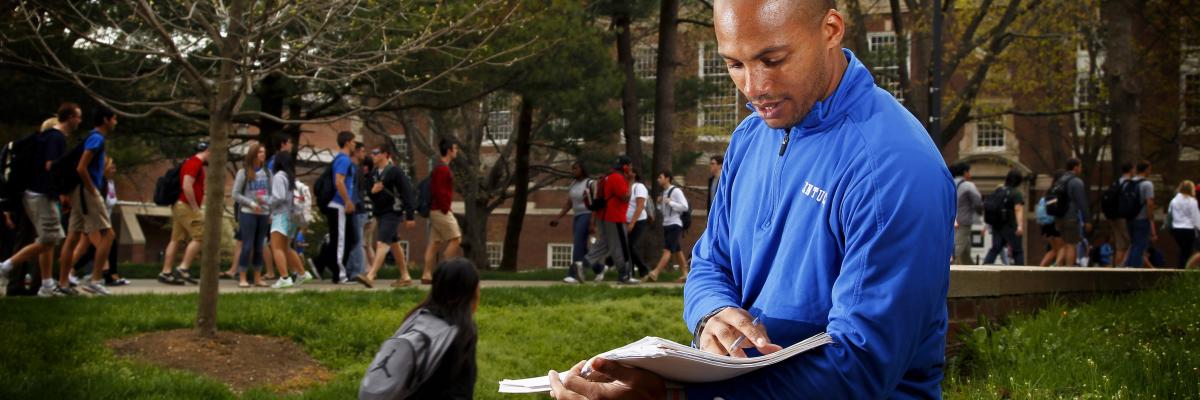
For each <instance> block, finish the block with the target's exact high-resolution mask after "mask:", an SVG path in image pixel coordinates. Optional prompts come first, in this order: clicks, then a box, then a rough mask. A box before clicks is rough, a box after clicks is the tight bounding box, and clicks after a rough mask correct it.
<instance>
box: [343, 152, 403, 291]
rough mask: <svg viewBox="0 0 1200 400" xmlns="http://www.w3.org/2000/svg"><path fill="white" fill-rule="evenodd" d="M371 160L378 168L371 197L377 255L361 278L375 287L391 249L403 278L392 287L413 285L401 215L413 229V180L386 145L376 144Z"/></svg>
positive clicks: (373, 173)
mask: <svg viewBox="0 0 1200 400" xmlns="http://www.w3.org/2000/svg"><path fill="white" fill-rule="evenodd" d="M371 157H372V158H373V160H372V164H373V165H374V166H375V170H374V171H372V173H371V175H372V176H373V177H374V179H373V182H374V183H373V184H372V185H371V201H372V203H374V207H375V210H374V212H375V221H376V224H377V225H378V226H377V228H376V230H377V232H375V235H374V236H375V244H374V245H375V258H374V259H373V262H372V263H371V269H370V270H369V271H367V273H365V274H363V275H359V276H358V282H359V283H362V284H363V286H366V287H369V288H373V287H375V275H376V274H377V273H379V269H380V268H382V267H383V262H384V261H385V259H387V254H388V250H391V252H392V258H393V259H395V260H396V268H397V269H399V270H400V278H399V279H397V280H396V282H395V283H393V284H392V287H408V286H412V278H410V277H409V275H408V263H407V262H406V260H408V257H406V256H405V254H404V248H402V247H400V219H401V218H403V219H404V227H405V228H408V229H412V228H414V227H416V226H417V222H416V213H415V212H414V210H415V208H416V207H414V204H416V197H415V195H414V194H413V187H412V183H411V182H410V181H409V180H408V175H405V174H404V171H402V170H401V169H400V167H397V166H396V165H395V164H393V163H392V154H391V151H390V150H388V149H387V147H383V146H381V147H376V148H375V149H374V150H372V151H371Z"/></svg>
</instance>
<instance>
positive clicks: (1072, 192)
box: [1050, 158, 1092, 267]
mask: <svg viewBox="0 0 1200 400" xmlns="http://www.w3.org/2000/svg"><path fill="white" fill-rule="evenodd" d="M1066 167H1067V170H1066V172H1064V173H1063V176H1062V178H1059V180H1058V182H1057V183H1056V184H1055V185H1064V186H1065V187H1066V188H1067V197H1068V198H1069V200H1068V199H1059V201H1064V200H1067V201H1069V203H1070V204H1069V205H1068V206H1067V215H1066V216H1064V217H1062V218H1056V219H1055V220H1054V225H1055V226H1054V227H1055V228H1057V229H1058V232H1059V234H1061V235H1062V240H1063V242H1064V243H1066V246H1064V247H1063V248H1062V251H1061V252H1060V253H1059V254H1058V266H1060V267H1070V266H1074V265H1076V264H1077V263H1078V261H1077V259H1078V258H1077V254H1078V252H1077V250H1078V247H1079V243H1080V242H1082V241H1083V238H1084V236H1083V232H1086V231H1091V230H1092V224H1091V223H1090V222H1087V221H1091V219H1089V217H1088V216H1089V215H1090V214H1088V199H1087V189H1086V188H1085V185H1084V182H1083V179H1082V178H1080V177H1079V175H1080V174H1082V173H1083V165H1082V164H1080V162H1079V160H1078V159H1074V158H1072V159H1069V160H1067V165H1066ZM1050 190H1054V188H1051V189H1050ZM1085 254H1086V253H1085Z"/></svg>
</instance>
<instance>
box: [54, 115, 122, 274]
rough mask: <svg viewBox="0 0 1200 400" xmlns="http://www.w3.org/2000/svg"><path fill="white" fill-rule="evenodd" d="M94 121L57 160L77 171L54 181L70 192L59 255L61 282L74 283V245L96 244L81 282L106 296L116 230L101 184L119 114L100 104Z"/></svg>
mask: <svg viewBox="0 0 1200 400" xmlns="http://www.w3.org/2000/svg"><path fill="white" fill-rule="evenodd" d="M92 124H93V126H95V128H93V129H92V131H91V133H89V134H88V136H87V138H85V139H84V141H83V143H81V144H79V146H78V147H76V149H75V150H72V151H71V153H68V154H67V155H66V156H64V157H63V158H60V159H59V161H57V162H61V163H66V164H65V165H71V164H74V165H75V172H76V176H75V177H55V181H56V182H60V184H62V185H63V186H60V189H61V190H65V191H69V192H70V193H71V195H70V204H71V217H70V219H69V222H68V223H67V226H68V228H67V231H68V233H67V239H66V241H64V242H63V247H62V256H61V257H60V258H59V259H60V262H59V274H58V285H59V286H70V285H71V281H70V277H71V268H70V266H73V265H75V246H76V244H77V243H78V242H79V241H80V240H87V241H89V242H91V244H92V246H96V255H95V257H96V258H95V263H94V264H93V267H92V277H91V279H89V280H85V281H83V282H81V283H80V287H81V288H83V290H84V291H86V292H89V293H91V294H94V295H97V296H106V295H108V294H109V291H108V289H107V288H105V287H104V280H103V279H104V278H103V272H104V270H105V266H106V265H107V264H108V252H109V250H110V249H111V248H112V242H113V238H114V234H113V230H112V223H111V221H110V220H109V217H108V212H107V211H106V210H107V208H108V207H107V205H105V202H104V196H103V195H101V193H100V187H102V186H104V182H103V180H104V160H105V154H104V144H105V141H106V139H107V137H108V136H109V135H112V134H113V130H114V129H116V127H117V115H116V114H115V113H113V111H112V110H110V109H108V108H105V107H100V108H97V109H96V110H95V111H94V112H93V114H92ZM77 152H78V154H79V159H78V161H74V160H73V158H74V157H73V154H74V153H77ZM51 170H54V166H51Z"/></svg>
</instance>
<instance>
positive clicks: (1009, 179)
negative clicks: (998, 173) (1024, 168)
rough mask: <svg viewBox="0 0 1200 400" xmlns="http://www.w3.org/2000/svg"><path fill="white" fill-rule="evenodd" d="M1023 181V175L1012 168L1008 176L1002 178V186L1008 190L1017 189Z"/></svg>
mask: <svg viewBox="0 0 1200 400" xmlns="http://www.w3.org/2000/svg"><path fill="white" fill-rule="evenodd" d="M1023 180H1025V175H1023V174H1021V171H1020V170H1018V169H1016V168H1013V169H1010V170H1008V176H1005V177H1004V186H1008V187H1010V188H1013V187H1017V186H1020V185H1021V181H1023Z"/></svg>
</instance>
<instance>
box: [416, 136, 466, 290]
mask: <svg viewBox="0 0 1200 400" xmlns="http://www.w3.org/2000/svg"><path fill="white" fill-rule="evenodd" d="M438 152H439V153H440V154H441V155H442V158H441V159H440V160H438V163H437V165H434V167H433V172H431V173H430V174H429V194H430V195H431V196H430V207H429V224H430V227H429V240H428V244H426V245H425V266H424V268H422V270H421V284H423V285H428V284H431V283H433V266H434V265H435V264H434V263H435V262H436V261H437V259H436V257H437V249H439V248H441V247H442V246H446V250H445V251H444V252H443V255H445V257H446V259H450V258H452V257H454V256H457V255H458V253H459V243H461V242H462V230H460V229H459V227H458V219H457V218H455V217H454V213H452V212H450V203H451V202H452V201H453V200H454V174H452V173H450V162H451V161H454V159H455V158H457V157H458V143H457V142H455V141H454V140H451V139H442V140H441V141H440V142H438Z"/></svg>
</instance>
